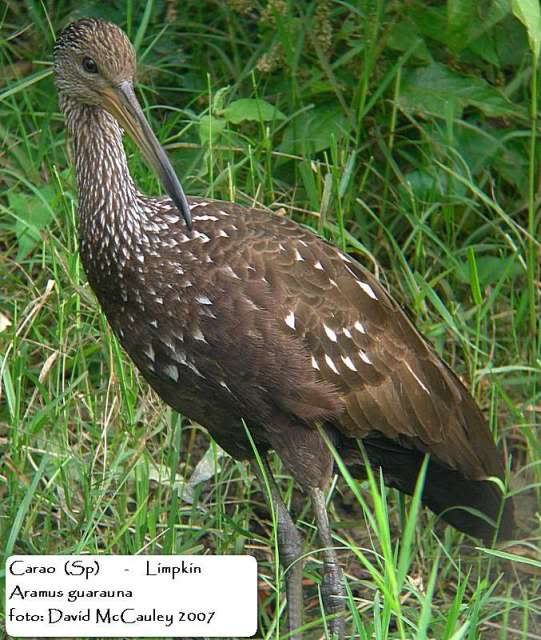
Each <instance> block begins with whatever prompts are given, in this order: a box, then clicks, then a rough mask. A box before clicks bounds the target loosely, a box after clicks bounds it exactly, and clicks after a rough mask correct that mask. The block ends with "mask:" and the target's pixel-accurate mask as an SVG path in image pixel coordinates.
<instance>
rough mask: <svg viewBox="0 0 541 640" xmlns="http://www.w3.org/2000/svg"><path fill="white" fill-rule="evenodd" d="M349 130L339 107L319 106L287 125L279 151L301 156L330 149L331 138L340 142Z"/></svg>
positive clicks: (346, 119) (348, 125) (349, 127)
mask: <svg viewBox="0 0 541 640" xmlns="http://www.w3.org/2000/svg"><path fill="white" fill-rule="evenodd" d="M350 129H351V123H350V122H349V120H348V118H346V116H345V115H344V113H343V112H342V110H341V109H340V108H339V107H335V106H332V107H331V106H320V107H317V108H315V109H311V110H310V111H306V112H304V113H302V114H301V115H299V116H298V117H297V118H295V119H293V120H292V121H291V122H290V123H289V124H288V126H287V128H286V130H285V131H284V137H283V139H282V144H281V145H280V150H281V151H284V152H286V153H299V154H301V155H304V154H313V153H318V152H319V151H323V149H327V148H329V147H330V145H331V141H332V139H333V137H334V138H335V139H336V140H341V139H342V138H344V136H346V135H347V134H348V133H349V131H350Z"/></svg>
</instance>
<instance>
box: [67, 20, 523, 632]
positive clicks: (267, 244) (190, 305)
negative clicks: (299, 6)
mask: <svg viewBox="0 0 541 640" xmlns="http://www.w3.org/2000/svg"><path fill="white" fill-rule="evenodd" d="M134 68H135V57H134V52H133V49H132V47H131V45H130V43H129V42H128V40H127V38H126V36H125V35H124V34H123V33H122V32H121V31H120V29H118V27H116V26H114V25H112V24H109V23H104V22H101V21H96V20H82V21H79V22H76V23H73V24H72V25H70V26H68V27H67V28H66V29H65V30H64V31H63V32H62V34H61V35H60V36H59V39H58V42H57V45H56V47H55V77H56V82H57V86H58V88H59V92H60V104H61V108H62V110H63V112H64V114H65V118H66V122H67V125H68V130H69V133H70V137H71V139H72V141H73V144H74V150H75V159H76V169H77V180H78V188H79V213H80V235H81V239H80V246H81V256H82V259H83V263H84V267H85V270H86V273H87V276H88V280H89V282H90V285H91V286H92V288H93V290H94V291H95V293H96V296H97V298H98V300H99V302H100V304H101V306H102V308H103V310H104V312H105V314H106V316H107V319H108V320H109V322H110V324H111V327H112V329H113V331H114V332H115V334H116V335H117V337H118V339H119V340H120V342H121V344H122V345H123V347H124V348H125V349H126V351H127V353H128V354H129V355H130V357H131V358H132V360H133V361H134V363H135V364H136V366H137V367H138V368H139V370H140V371H141V372H142V374H143V375H144V377H145V378H146V379H147V381H148V382H149V384H150V385H151V386H152V387H153V388H154V389H155V390H156V391H157V393H158V394H159V395H160V397H161V398H162V399H163V400H164V401H165V402H166V403H167V404H169V405H170V406H172V407H173V408H175V409H176V410H178V411H180V412H181V413H182V414H184V415H185V416H188V417H190V418H192V419H194V420H196V421H197V422H199V423H200V424H202V425H204V426H205V427H206V428H207V429H208V430H209V432H210V433H211V434H212V436H213V437H214V438H215V439H216V440H217V441H218V443H219V444H220V445H221V446H222V447H223V448H224V449H226V451H228V452H229V453H230V454H231V455H232V456H234V457H236V458H241V459H250V458H252V457H253V452H252V447H251V445H250V443H249V441H248V439H247V437H246V435H245V431H244V428H243V426H242V421H243V420H244V421H245V422H246V424H247V425H248V427H249V429H250V430H251V433H252V434H253V437H254V440H255V442H256V444H257V446H258V448H259V450H260V451H261V452H263V453H264V452H266V451H267V450H269V449H274V450H275V451H276V452H277V453H278V455H279V456H280V458H281V459H282V460H283V462H284V464H285V465H286V467H287V468H288V470H289V471H290V472H291V474H292V475H293V476H294V477H295V479H296V480H297V481H298V482H299V483H300V484H301V485H302V486H303V487H304V488H305V489H306V490H307V491H309V492H312V494H311V495H312V496H313V497H314V496H315V497H314V500H315V504H316V515H317V516H318V526H319V525H321V528H322V529H323V530H324V529H325V526H326V525H325V518H326V515H324V514H322V513H320V512H318V510H317V509H318V507H317V505H318V504H320V503H319V502H318V500H319V498H318V497H317V496H319V493H318V491H319V490H320V489H323V488H324V487H325V486H326V485H327V482H328V480H329V478H330V475H331V473H332V471H333V460H332V456H331V454H330V452H329V450H328V448H327V446H326V445H325V443H324V442H323V440H322V438H321V435H320V433H319V431H318V429H317V428H316V427H317V426H318V425H321V426H322V427H323V428H324V429H325V432H326V433H327V435H328V436H329V438H330V440H331V441H332V442H333V443H334V445H335V447H336V449H337V450H338V452H339V453H340V455H341V456H342V457H343V458H344V460H345V461H346V463H347V464H348V465H349V466H350V468H351V470H352V471H353V472H354V474H355V475H357V476H361V475H362V473H363V458H362V455H361V451H360V448H359V445H358V442H359V441H360V440H362V442H363V444H364V448H365V451H366V454H367V456H368V459H369V460H370V462H371V464H372V465H373V466H374V467H375V468H381V470H382V472H383V475H384V478H385V480H386V482H388V484H389V485H391V486H394V487H397V488H398V489H400V490H402V491H405V492H406V493H411V492H412V491H413V489H414V487H415V482H416V479H417V474H418V471H419V469H420V466H421V464H422V461H423V457H424V455H425V454H427V453H428V454H430V464H429V467H428V473H427V476H426V482H425V487H424V492H423V501H424V503H425V504H426V505H428V506H429V507H430V508H431V509H433V510H434V511H435V512H436V513H441V514H442V518H443V519H445V520H446V521H448V522H449V523H451V524H452V525H454V526H455V527H457V528H459V529H461V530H462V531H465V532H467V533H469V534H471V535H474V536H478V537H481V538H483V539H485V540H490V539H491V538H492V537H493V535H494V533H495V531H494V526H493V523H495V522H496V521H498V518H499V516H501V522H500V530H499V534H500V536H501V537H509V536H511V535H512V528H513V515H512V506H511V503H510V501H507V502H506V503H505V507H504V508H503V512H502V513H501V514H500V513H499V512H500V509H501V507H502V496H501V494H500V492H499V489H498V488H497V486H496V484H495V483H494V482H492V481H490V480H488V478H489V477H491V476H495V477H498V478H501V479H503V478H504V467H503V464H502V460H501V457H500V455H499V453H498V451H497V449H496V447H495V445H494V443H493V440H492V436H491V433H490V431H489V429H488V427H487V424H486V422H485V420H484V418H483V416H482V414H481V412H480V411H479V409H478V407H477V406H476V404H475V402H474V401H473V399H472V398H471V396H470V395H469V393H468V392H467V391H466V389H465V388H464V386H463V385H462V384H461V383H460V381H459V380H458V379H457V377H456V376H455V375H454V374H453V373H452V371H451V370H450V369H449V368H448V367H447V366H446V365H445V364H444V363H443V362H442V361H441V359H440V358H439V357H438V356H437V355H436V354H435V353H434V351H433V350H432V348H431V347H430V346H429V345H428V344H427V342H426V341H425V339H424V338H423V337H422V336H421V335H420V334H419V333H418V332H417V331H416V329H415V328H414V326H413V325H412V324H411V322H410V320H409V319H408V318H407V317H406V315H405V314H404V312H403V311H402V310H401V308H400V307H399V305H397V304H396V303H395V302H394V301H393V300H392V299H391V298H390V296H389V295H388V294H387V293H386V292H385V291H384V289H383V288H382V287H381V286H380V285H379V284H378V282H377V281H376V280H375V278H374V277H373V276H372V275H371V274H370V273H369V272H368V271H367V270H366V269H364V268H363V267H362V266H360V265H359V264H358V263H357V262H355V261H354V260H352V259H351V258H350V257H348V256H347V255H345V254H344V253H342V252H340V251H339V250H338V249H336V248H335V247H333V246H331V245H329V244H327V243H325V242H324V241H322V240H321V239H319V238H318V237H316V236H315V235H313V234H312V233H310V232H309V231H307V230H305V229H304V228H302V227H300V226H299V225H297V224H296V223H294V222H292V221H291V220H288V219H286V218H282V217H277V216H273V215H269V214H268V213H266V212H264V211H260V210H257V209H247V208H243V207H239V206H237V205H235V204H232V203H230V202H219V201H215V200H207V199H201V198H189V199H188V201H187V202H186V201H185V199H184V194H183V192H182V189H181V188H180V184H179V183H178V181H177V180H176V177H175V176H174V173H173V171H172V169H171V166H170V165H169V164H168V161H167V159H166V158H165V155H164V154H163V151H162V152H161V155H160V149H159V146H158V145H157V142H156V141H155V139H153V137H152V134H151V133H149V131H150V130H149V129H147V128H146V127H148V125H146V127H145V123H144V122H143V120H142V114H141V113H140V111H138V106H137V103H136V101H135V97H134V95H133V91H132V90H131V80H132V76H133V72H134ZM115 118H118V119H119V120H120V122H121V123H122V125H123V126H124V127H125V128H126V129H127V130H128V131H129V132H130V133H131V134H132V136H133V137H134V138H135V140H136V142H138V144H139V145H140V146H141V148H142V150H143V152H144V153H145V156H146V157H147V159H148V160H149V162H150V163H151V164H152V165H153V166H154V167H155V168H156V169H157V170H158V172H159V174H160V176H161V178H162V181H163V182H164V186H165V187H166V189H167V190H168V192H169V194H170V195H171V197H172V199H170V198H162V199H158V198H149V197H147V196H144V195H142V194H141V193H139V192H138V191H137V189H136V188H135V186H134V184H133V181H132V179H131V177H130V174H129V171H128V167H127V163H126V157H125V153H124V150H123V147H122V132H121V130H120V128H119V126H118V124H117V121H116V119H115ZM179 210H180V212H181V213H182V216H183V217H184V218H185V220H186V222H188V223H190V216H191V224H192V225H193V231H190V230H189V228H188V227H187V225H186V224H185V223H184V222H183V221H182V219H181V216H180V215H179ZM274 497H275V496H273V498H274ZM276 499H279V496H278V497H276ZM464 507H465V508H466V509H464ZM471 509H474V510H478V511H480V512H482V514H484V516H483V517H478V516H476V515H475V514H474V513H473V512H472V511H471ZM320 516H321V520H320V519H319V518H320ZM286 519H287V516H286V515H284V520H286ZM283 526H284V531H285V532H286V533H287V532H288V531H289V533H291V531H290V527H289V524H288V523H286V524H284V525H283ZM288 527H289V529H288ZM289 533H287V535H286V537H287V536H289ZM327 533H328V531H327V532H325V531H323V534H325V535H326V534H327ZM284 535H285V534H284ZM291 535H293V537H294V534H291ZM325 535H322V539H323V540H330V536H328V537H327V538H326V537H325ZM292 546H293V547H294V546H295V545H294V544H293V545H292ZM286 547H287V545H286ZM286 552H287V549H286ZM293 555H294V554H293ZM333 563H334V564H336V563H335V558H334V559H333V557H331V556H329V557H328V558H327V567H326V568H329V567H330V566H331V565H333ZM331 568H332V571H334V570H335V569H334V567H331ZM329 571H330V573H331V574H332V571H331V570H329ZM333 575H334V578H329V584H331V586H330V587H329V591H330V592H332V595H340V587H339V585H338V586H337V584H336V582H337V581H339V574H338V573H336V574H333ZM337 576H338V577H337ZM333 580H334V582H333ZM289 588H290V585H288V589H289ZM291 589H292V591H288V594H289V595H290V597H291V598H293V597H294V593H295V588H293V587H291ZM297 595H298V592H297ZM295 597H296V596H295ZM329 602H330V601H329ZM329 608H330V609H331V611H339V610H340V607H336V605H335V604H334V605H333V604H332V603H331V604H329ZM296 617H297V619H296V624H297V623H298V622H299V620H298V616H296ZM341 624H342V623H336V624H335V630H336V631H337V633H338V635H340V634H341V633H343V626H341ZM293 628H294V627H293V626H292V630H293ZM295 637H298V636H295Z"/></svg>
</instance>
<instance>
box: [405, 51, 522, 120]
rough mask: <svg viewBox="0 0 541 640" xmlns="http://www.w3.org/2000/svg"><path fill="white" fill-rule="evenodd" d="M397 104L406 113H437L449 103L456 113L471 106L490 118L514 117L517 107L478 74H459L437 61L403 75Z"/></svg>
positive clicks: (446, 107)
mask: <svg viewBox="0 0 541 640" xmlns="http://www.w3.org/2000/svg"><path fill="white" fill-rule="evenodd" d="M398 104H399V107H400V108H401V109H402V110H403V111H406V112H411V111H416V112H420V113H423V114H432V115H441V114H444V113H448V109H449V107H450V106H453V107H454V108H455V110H456V111H457V112H458V113H457V114H456V115H460V111H461V110H462V109H463V108H464V107H466V106H475V107H477V108H478V109H479V110H480V111H482V112H483V113H484V114H486V115H488V116H491V117H498V116H499V117H502V116H512V115H513V116H516V115H517V108H516V107H515V106H514V105H513V103H511V102H510V101H509V100H507V98H506V97H505V96H504V95H503V94H502V93H501V92H500V91H498V90H497V89H495V88H494V87H492V86H491V85H489V84H488V82H486V81H485V80H483V79H482V78H478V77H472V76H462V75H460V74H458V73H456V72H454V71H451V70H450V69H448V68H447V67H445V66H444V65H442V64H439V63H433V64H431V65H428V66H426V67H422V68H420V69H415V70H413V71H409V72H407V73H405V74H404V78H403V81H402V85H401V94H400V97H399V98H398Z"/></svg>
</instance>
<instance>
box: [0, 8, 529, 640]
mask: <svg viewBox="0 0 541 640" xmlns="http://www.w3.org/2000/svg"><path fill="white" fill-rule="evenodd" d="M520 4H521V3H514V4H513V6H514V7H515V10H516V5H520ZM525 4H527V3H525ZM515 12H516V11H515ZM81 15H99V16H100V17H104V18H107V19H111V20H113V21H114V22H116V23H118V24H120V25H121V26H123V27H124V28H126V30H127V31H128V33H129V34H130V37H131V39H132V41H133V42H134V43H135V45H136V47H137V50H138V55H139V59H140V62H141V65H140V70H139V78H138V80H139V86H140V95H141V98H142V101H143V103H144V104H145V105H146V107H147V114H148V116H149V118H150V119H151V121H152V123H153V126H154V129H155V131H156V132H157V135H158V137H159V138H160V140H161V141H162V142H164V143H165V144H166V145H167V147H168V149H169V151H170V154H171V157H172V159H173V162H174V164H175V167H176V168H177V170H178V173H179V175H180V176H181V177H182V180H183V184H184V186H185V188H186V191H187V192H188V193H190V194H194V195H198V194H203V195H210V196H213V197H217V198H224V199H234V200H236V201H237V202H240V203H242V204H245V205H253V204H256V205H260V206H267V207H269V208H271V209H274V210H278V209H281V210H282V212H283V213H285V214H287V215H291V216H293V217H294V218H295V219H296V220H298V221H299V222H300V223H302V224H306V225H308V226H310V227H311V228H313V229H314V230H315V231H316V232H317V233H320V234H321V235H323V236H324V237H326V238H328V239H330V240H332V241H333V242H335V243H336V244H337V245H338V246H340V247H342V248H343V249H344V250H346V251H348V252H349V253H350V254H352V255H355V256H356V257H357V258H358V259H359V260H361V261H362V262H364V263H365V264H367V265H368V266H369V267H370V268H371V269H372V270H373V271H375V272H376V273H377V274H378V275H379V277H380V278H381V279H382V280H383V282H384V283H385V284H386V285H387V286H388V287H389V288H390V289H391V291H392V292H393V293H394V294H395V296H396V297H398V298H399V299H400V300H402V301H404V302H405V303H407V305H408V306H409V308H410V309H411V312H412V314H413V316H414V318H415V322H416V324H417V325H418V326H419V327H420V328H421V329H422V330H423V332H424V333H425V334H426V335H427V336H428V337H429V338H430V340H431V341H432V342H433V343H434V345H435V347H436V349H437V350H438V352H440V353H441V354H442V355H443V357H444V358H445V359H446V361H448V362H449V363H450V364H451V365H452V366H453V368H454V369H455V370H456V371H457V372H458V373H459V374H460V375H461V376H462V377H463V379H464V380H465V381H466V383H467V384H468V386H469V387H470V389H471V390H472V392H473V394H474V395H475V397H476V399H477V401H478V402H479V404H480V405H481V407H482V408H483V410H484V412H485V414H486V415H487V417H488V419H489V421H490V426H491V428H492V430H493V432H494V435H495V437H496V439H497V440H498V441H499V442H500V444H501V446H502V449H503V450H504V452H505V455H506V459H507V461H508V463H509V466H510V468H511V469H512V470H513V475H514V476H517V477H518V478H519V479H520V478H522V479H523V484H529V485H530V486H531V488H532V490H533V492H534V493H536V495H537V497H539V487H540V484H541V465H540V464H539V460H540V459H541V439H540V438H539V406H540V395H539V389H540V384H539V383H540V380H541V377H540V376H541V367H540V351H539V349H540V341H539V339H538V329H539V317H540V307H539V287H540V277H539V255H540V244H539V167H540V157H539V146H538V144H537V140H536V136H537V134H538V133H539V123H538V101H539V92H538V84H537V82H538V75H539V69H538V66H537V62H538V59H536V58H532V54H531V49H530V44H531V43H532V42H534V43H535V38H534V39H533V40H532V38H531V37H530V40H529V39H528V34H530V35H531V32H532V27H531V25H529V27H530V31H528V30H527V29H526V27H525V26H524V25H523V24H522V23H521V22H520V21H519V20H517V19H516V17H515V16H514V15H513V13H512V11H511V6H509V7H508V6H506V4H505V3H489V2H487V3H470V2H456V1H454V2H451V1H449V2H447V3H428V2H421V1H420V0H414V1H413V2H396V3H386V2H382V1H381V0H359V2H357V3H353V2H351V3H348V2H342V1H341V0H336V1H334V0H328V1H327V0H320V1H317V2H316V1H314V2H308V1H306V2H289V1H287V0H284V2H278V1H276V0H275V1H274V2H264V1H261V2H251V3H249V2H245V1H243V0H235V1H233V0H231V1H229V2H219V3H214V2H210V1H208V2H206V1H205V2H200V1H198V2H196V1H195V0H193V1H192V0H186V2H183V3H181V4H180V3H179V4H178V5H177V3H175V2H158V1H156V2H149V3H136V2H133V1H130V0H126V2H120V3H116V4H113V3H108V4H105V3H85V2H83V3H81V2H79V3H74V2H72V1H71V0H61V1H60V2H52V0H44V1H43V2H41V3H37V2H33V1H31V0H26V2H21V3H17V2H10V1H8V2H7V3H6V4H5V6H4V7H3V8H2V9H1V10H0V83H1V84H0V137H1V140H2V144H1V145H0V184H1V190H0V247H1V249H2V254H1V257H0V314H1V315H0V385H1V386H0V391H1V397H0V446H1V451H0V454H1V455H2V457H1V459H0V542H1V545H0V546H1V548H2V550H3V553H4V554H9V553H11V552H19V553H61V552H62V553H79V552H88V553H93V552H100V553H142V552H144V553H158V552H159V553H205V552H211V553H253V554H254V555H256V556H257V558H258V560H259V570H260V606H259V621H260V626H259V629H260V631H259V637H261V638H269V639H270V638H276V639H277V638H285V637H286V636H287V634H286V632H285V629H286V628H287V627H286V626H285V624H284V622H285V615H286V614H285V609H284V599H283V588H282V587H283V585H282V584H281V581H280V576H281V570H280V568H279V567H278V565H277V560H276V554H275V542H274V541H275V527H274V522H273V520H272V518H271V517H270V515H269V510H268V507H267V502H266V496H265V492H264V491H261V490H260V488H258V486H257V485H256V484H255V483H254V476H253V472H252V470H251V469H250V467H249V466H247V465H245V464H244V463H240V462H236V461H233V460H231V459H229V458H228V457H226V456H223V455H221V452H220V451H219V450H218V449H217V448H216V447H215V445H209V441H208V439H207V437H206V435H205V433H204V432H203V430H202V429H201V428H200V427H198V426H197V425H192V424H190V423H189V422H187V421H186V420H184V419H183V418H182V416H179V415H176V414H174V413H173V412H172V411H170V410H169V409H168V408H167V407H165V406H164V405H163V404H162V403H161V402H160V401H159V400H158V399H157V398H156V396H155V395H154V394H153V393H152V392H151V391H150V390H149V389H148V387H147V386H146V385H145V383H144V381H142V380H141V379H140V378H139V376H138V375H137V372H136V371H135V370H134V368H133V367H132V366H131V364H130V363H129V362H128V361H127V358H126V356H125V355H124V353H123V352H122V350H121V349H120V348H119V346H118V344H117V343H116V341H115V339H114V337H113V336H112V334H111V333H110V331H109V329H108V327H107V324H106V322H105V320H104V318H103V316H102V315H101V312H100V311H99V309H98V307H97V304H96V301H95V299H94V297H93V295H92V293H91V291H90V290H89V287H88V285H87V283H86V280H85V276H84V273H83V271H82V268H81V265H80V262H79V258H78V255H77V232H76V226H77V216H76V193H75V184H74V179H73V171H72V169H71V168H70V167H69V162H68V157H67V152H66V144H65V133H64V127H63V123H62V120H61V117H60V115H59V113H58V108H57V105H56V96H55V92H54V89H53V85H52V79H51V74H50V58H51V50H52V44H53V42H54V33H55V32H57V31H58V30H59V29H60V28H61V27H62V26H63V25H64V24H65V22H67V21H68V20H69V19H70V18H73V17H78V16H81ZM527 26H528V25H527ZM534 35H535V34H534ZM245 98H249V99H251V102H250V104H249V105H248V104H247V103H245V102H242V100H243V99H245ZM271 105H272V106H273V107H275V108H271ZM254 108H255V109H256V113H255V115H254ZM127 148H128V151H129V154H130V165H131V168H132V171H133V173H134V175H135V177H136V180H137V182H138V184H139V185H140V187H141V188H142V190H144V191H146V192H149V193H157V192H158V190H159V186H158V184H157V181H156V180H155V178H154V177H153V176H152V175H151V174H150V172H149V171H148V169H147V168H146V166H145V165H144V164H143V162H142V160H141V158H140V157H139V155H138V154H137V153H136V152H135V151H134V148H133V147H132V146H131V145H130V144H129V143H128V145H127ZM205 452H207V453H206V456H205V457H204V460H205V461H206V466H204V465H198V462H199V461H200V460H201V458H202V457H203V456H204V454H205ZM273 469H274V471H275V474H276V477H277V478H278V481H279V484H280V487H281V489H282V491H283V495H284V498H285V501H286V503H287V504H288V505H289V506H291V508H292V511H293V512H294V514H295V518H296V521H297V523H298V526H299V528H300V530H301V531H302V534H303V537H304V538H305V540H306V547H305V549H306V560H307V562H306V567H305V572H304V579H305V591H306V628H307V637H309V638H312V637H313V638H321V637H325V621H324V620H323V618H322V613H321V606H320V597H319V591H318V589H319V582H320V568H321V565H322V555H321V553H320V551H319V550H318V549H319V546H318V542H317V538H316V536H315V531H314V525H313V523H312V516H311V512H310V509H309V507H308V505H307V501H306V498H305V497H304V496H303V495H302V494H301V493H300V492H299V490H298V488H297V487H296V486H295V485H294V484H293V482H292V481H291V479H290V478H288V477H287V476H286V475H285V474H284V473H283V472H282V469H281V466H280V463H279V461H278V460H277V459H275V460H273ZM209 470H210V471H209ZM337 470H338V474H337V477H336V478H335V479H334V481H333V483H332V486H331V489H330V495H329V505H330V511H331V515H332V518H331V519H332V521H333V534H334V540H335V542H336V545H337V547H339V548H340V556H341V558H342V561H343V564H344V567H345V570H346V588H347V609H348V625H349V626H350V630H351V637H352V638H360V639H363V640H364V639H368V638H377V639H378V640H383V639H387V638H389V639H391V638H400V639H409V638H419V639H421V638H438V639H449V640H451V639H453V640H458V639H462V638H463V639H468V640H473V639H474V638H481V637H482V638H490V639H492V638H494V639H496V638H497V639H502V640H503V639H504V638H517V639H521V640H526V639H533V638H539V637H541V628H540V625H539V616H540V613H541V603H540V600H539V595H538V594H539V592H540V589H539V587H540V577H539V575H540V566H539V561H538V559H536V555H535V554H536V552H537V551H538V548H539V540H540V522H539V515H537V516H535V517H534V518H533V520H531V521H530V523H529V529H528V530H527V531H522V532H521V533H520V535H521V537H523V538H524V544H523V546H522V547H520V548H518V547H516V546H512V547H510V548H504V549H497V550H487V549H483V548H479V547H476V546H475V544H476V542H475V541H473V540H471V539H467V538H465V537H464V536H462V535H460V534H458V533H457V532H456V531H454V530H451V529H450V528H447V529H445V528H443V527H442V526H441V524H440V523H439V522H437V519H436V518H435V516H433V515H432V514H430V513H428V512H426V511H425V510H423V509H421V508H420V505H419V493H418V492H417V493H416V495H415V496H414V497H413V498H411V499H410V498H404V497H400V496H398V495H397V494H396V493H395V492H394V491H391V490H388V489H386V488H385V487H384V486H383V485H382V482H381V479H380V478H379V476H378V475H377V474H373V473H369V475H368V479H367V481H366V482H364V483H362V484H359V483H358V482H355V481H353V480H352V479H351V477H350V476H349V474H348V473H347V470H346V469H345V468H344V466H343V465H342V464H341V461H340V460H339V459H337ZM194 472H196V473H195V475H194ZM209 474H210V476H211V477H210V480H208V481H207V480H202V481H200V482H196V480H197V479H198V478H199V479H201V478H205V477H207V476H209ZM190 479H191V482H190ZM515 490H516V491H519V492H520V491H521V489H520V487H519V488H518V489H515ZM525 549H526V551H527V552H525V551H524V550H525ZM2 602H3V600H2Z"/></svg>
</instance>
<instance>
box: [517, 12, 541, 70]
mask: <svg viewBox="0 0 541 640" xmlns="http://www.w3.org/2000/svg"><path fill="white" fill-rule="evenodd" d="M511 7H512V9H513V13H514V14H515V16H516V17H517V18H518V19H519V20H520V21H521V22H522V24H523V25H524V26H525V27H526V30H527V31H528V39H529V41H530V49H531V50H532V53H533V56H534V59H535V62H536V64H537V61H538V60H539V52H540V50H541V9H540V8H539V0H512V2H511Z"/></svg>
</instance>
